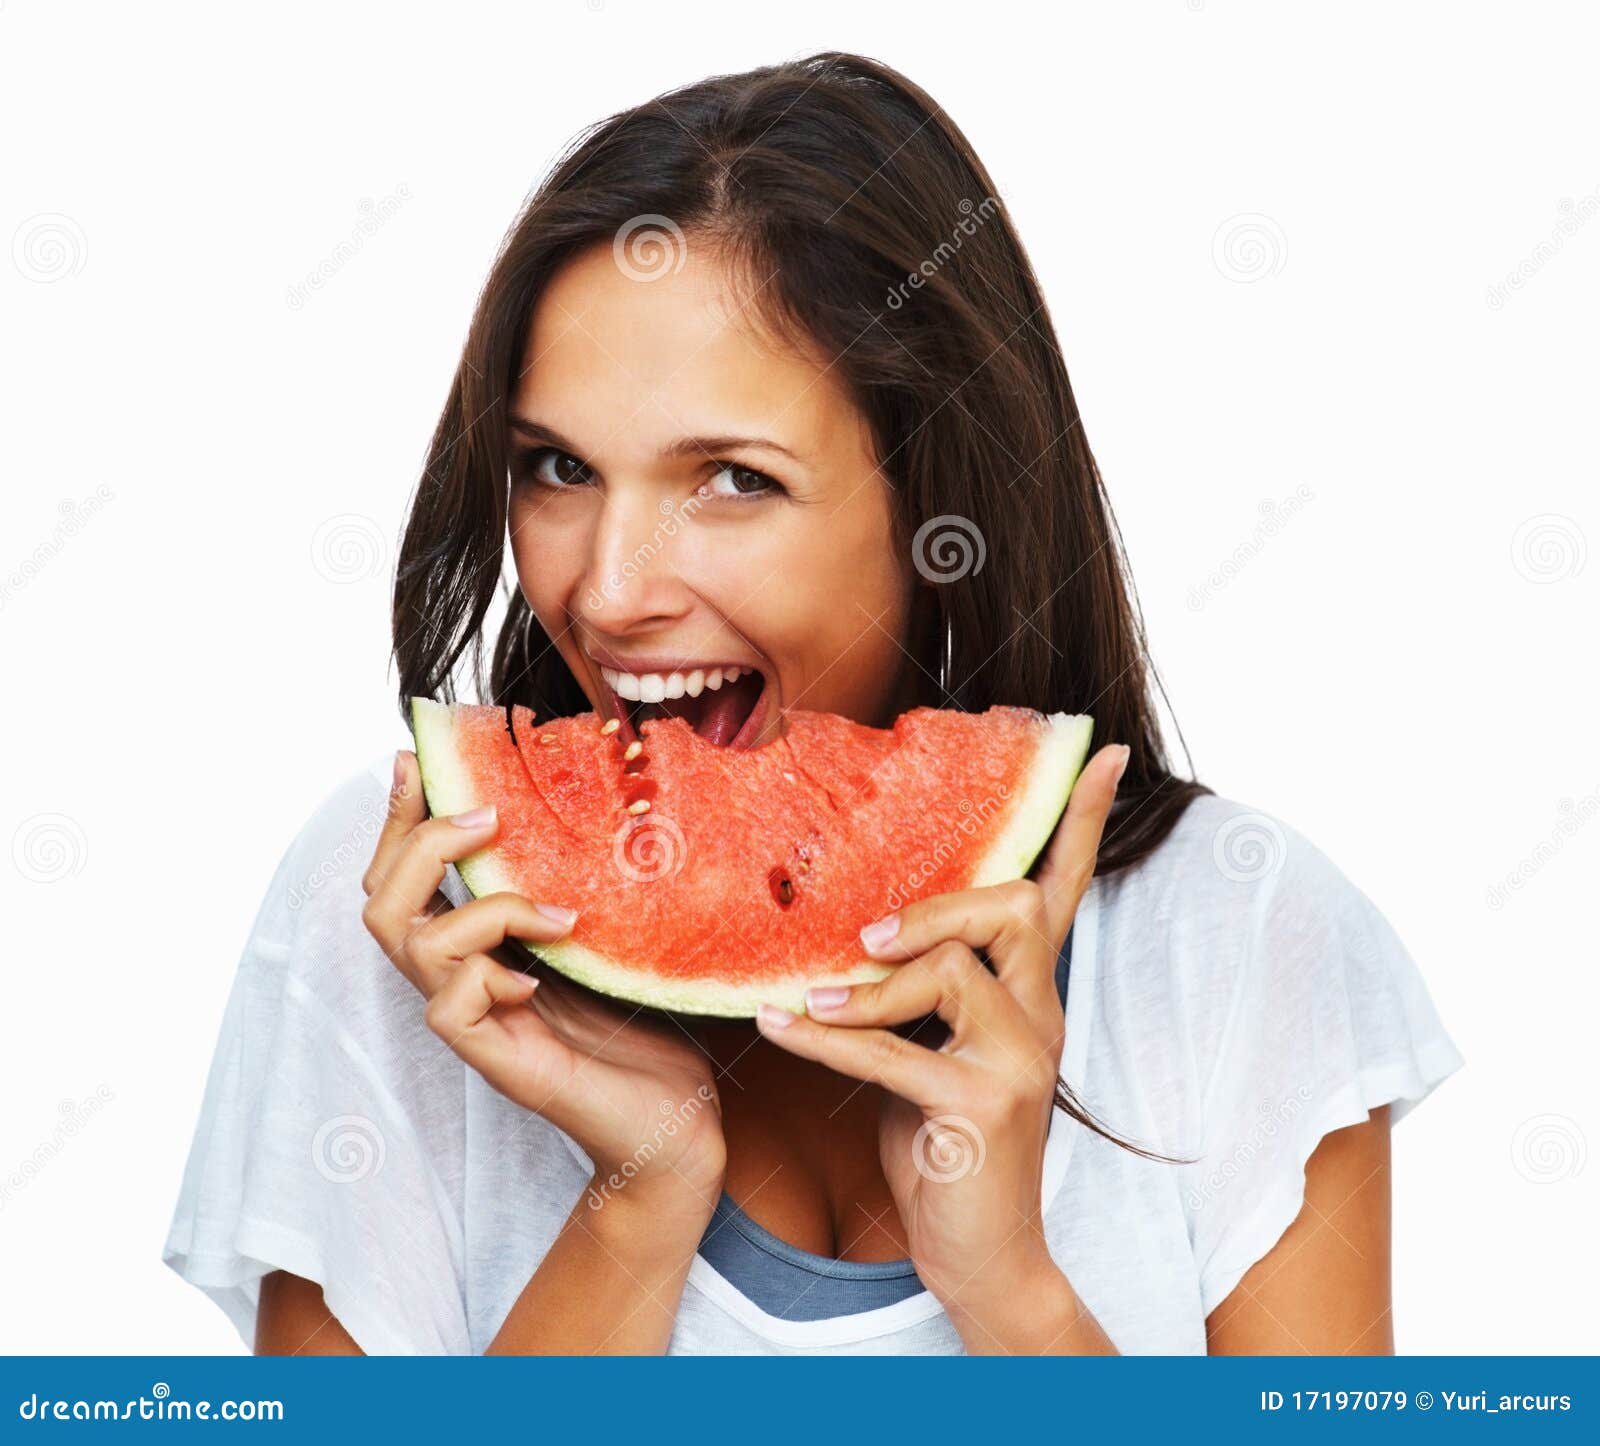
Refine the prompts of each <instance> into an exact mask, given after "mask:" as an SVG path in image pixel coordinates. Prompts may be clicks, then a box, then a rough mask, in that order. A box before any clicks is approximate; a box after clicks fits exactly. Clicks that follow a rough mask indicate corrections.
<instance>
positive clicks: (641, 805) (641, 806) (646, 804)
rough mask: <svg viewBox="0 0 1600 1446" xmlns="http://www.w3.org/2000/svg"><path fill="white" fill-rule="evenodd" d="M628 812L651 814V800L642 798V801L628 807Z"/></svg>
mask: <svg viewBox="0 0 1600 1446" xmlns="http://www.w3.org/2000/svg"><path fill="white" fill-rule="evenodd" d="M628 812H629V813H649V812H650V800H649V799H648V798H641V799H639V800H637V801H636V802H634V803H630V804H629V805H628Z"/></svg>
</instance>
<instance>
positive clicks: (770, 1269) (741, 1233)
mask: <svg viewBox="0 0 1600 1446" xmlns="http://www.w3.org/2000/svg"><path fill="white" fill-rule="evenodd" d="M1071 965H1072V932H1071V931H1070V930H1069V931H1068V932H1067V938H1066V942H1065V943H1064V944H1063V945H1062V946H1061V953H1060V954H1059V955H1058V956H1057V958H1056V993H1057V994H1058V995H1060V997H1061V1007H1062V1009H1065V1008H1066V1007H1067V975H1068V973H1069V971H1070V969H1071ZM699 1253H700V1257H701V1259H703V1260H704V1261H705V1262H706V1263H707V1264H708V1265H710V1266H711V1267H712V1268H713V1269H714V1270H715V1271H716V1272H717V1273H718V1274H719V1275H720V1276H722V1277H723V1279H724V1280H726V1281H728V1282H729V1284H731V1285H732V1286H733V1287H734V1288H735V1289H736V1290H738V1291H739V1292H740V1294H742V1295H743V1296H744V1297H745V1298H746V1299H748V1300H750V1301H752V1302H753V1303H754V1304H755V1305H757V1306H759V1307H760V1308H761V1309H762V1310H764V1311H765V1312H766V1313H767V1314H768V1315H771V1316H776V1317H777V1318H778V1319H779V1320H793V1321H805V1320H829V1319H831V1318H833V1317H834V1316H841V1315H856V1314H858V1313H859V1312H861V1311H868V1310H877V1309H878V1308H879V1307H881V1306H886V1305H893V1304H894V1303H895V1302H896V1301H898V1300H904V1299H905V1298H906V1297H907V1296H912V1295H917V1294H919V1293H920V1292H921V1290H922V1289H923V1285H922V1281H921V1280H920V1279H918V1277H917V1272H916V1269H915V1268H914V1267H913V1266H912V1264H911V1262H910V1261H909V1260H872V1261H865V1260H834V1259H832V1258H831V1257H830V1256H826V1255H813V1254H812V1253H811V1252H810V1251H809V1250H801V1249H799V1248H798V1247H797V1246H794V1245H790V1244H789V1243H788V1242H787V1241H785V1240H780V1239H778V1237H777V1236H776V1235H774V1234H773V1233H772V1232H771V1231H770V1230H766V1229H764V1228H763V1227H762V1226H760V1225H757V1224H756V1222H755V1221H754V1220H752V1219H751V1218H750V1217H749V1216H748V1215H746V1214H745V1213H744V1211H743V1210H741V1209H740V1208H739V1206H738V1205H736V1204H735V1203H734V1201H733V1197H732V1196H731V1195H729V1194H728V1193H727V1191H723V1193H722V1198H721V1199H720V1200H719V1201H718V1202H717V1208H716V1210H715V1211H714V1212H713V1214H712V1216H711V1223H710V1224H709V1225H707V1226H706V1233H705V1235H704V1236H703V1237H702V1238H701V1241H700V1251H699Z"/></svg>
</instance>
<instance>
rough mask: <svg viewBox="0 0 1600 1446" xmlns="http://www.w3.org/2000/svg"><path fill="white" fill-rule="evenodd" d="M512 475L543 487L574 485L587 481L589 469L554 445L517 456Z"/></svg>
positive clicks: (519, 479)
mask: <svg viewBox="0 0 1600 1446" xmlns="http://www.w3.org/2000/svg"><path fill="white" fill-rule="evenodd" d="M514 475H515V476H516V478H517V480H518V481H524V482H536V483H538V484H539V485H540V486H543V487H574V486H579V485H581V484H583V483H585V482H587V481H589V469H588V468H587V467H586V466H584V464H583V463H582V462H580V461H579V460H578V459H577V458H576V457H574V456H573V455H572V454H571V453H570V452H558V451H557V450H556V449H555V448H554V447H539V448H536V449H534V450H532V451H528V452H523V453H521V454H520V455H519V457H518V458H517V463H516V467H515V469H514Z"/></svg>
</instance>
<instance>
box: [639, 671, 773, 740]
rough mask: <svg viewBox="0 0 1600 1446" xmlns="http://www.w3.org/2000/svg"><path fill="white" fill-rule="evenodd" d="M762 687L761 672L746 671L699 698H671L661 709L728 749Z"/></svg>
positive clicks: (752, 707)
mask: <svg viewBox="0 0 1600 1446" xmlns="http://www.w3.org/2000/svg"><path fill="white" fill-rule="evenodd" d="M761 688H762V677H761V674H760V673H745V674H744V675H743V676H742V677H739V678H735V679H734V680H733V682H731V683H724V684H723V685H722V686H721V687H720V688H717V689H714V690H712V689H708V690H707V691H706V692H704V693H702V694H701V695H700V696H699V697H698V698H671V699H668V700H667V701H666V702H664V703H662V704H661V705H660V706H661V711H662V713H664V714H665V715H666V716H667V717H669V718H682V719H684V720H685V721H686V722H688V723H689V724H690V725H691V726H692V727H693V728H694V731H695V732H696V733H698V734H699V735H700V736H701V737H702V738H704V739H705V740H706V741H707V742H708V743H714V744H715V745H716V746H717V747H718V748H725V747H727V745H728V744H729V743H731V742H732V741H733V739H734V737H735V736H736V735H737V734H738V732H739V730H740V729H741V728H743V727H744V725H745V720H746V719H747V718H749V716H750V714H751V711H752V710H753V709H754V708H755V706H756V700H757V699H759V698H760V696H761Z"/></svg>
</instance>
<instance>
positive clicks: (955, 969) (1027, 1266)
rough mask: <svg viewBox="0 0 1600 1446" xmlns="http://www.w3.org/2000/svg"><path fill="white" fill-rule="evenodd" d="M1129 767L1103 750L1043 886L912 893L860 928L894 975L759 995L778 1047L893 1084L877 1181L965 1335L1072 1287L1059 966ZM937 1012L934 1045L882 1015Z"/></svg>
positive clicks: (1081, 783)
mask: <svg viewBox="0 0 1600 1446" xmlns="http://www.w3.org/2000/svg"><path fill="white" fill-rule="evenodd" d="M1126 763H1127V750H1126V749H1125V748H1124V747H1122V746H1111V747H1106V748H1102V749H1101V750H1100V751H1099V752H1098V753H1096V754H1095V756H1094V758H1093V759H1092V760H1091V761H1090V762H1089V764H1088V766H1087V767H1086V768H1085V769H1084V770H1083V773H1082V775H1081V776H1080V778H1079V780H1078V783H1077V786H1076V787H1075V788H1074V789H1073V792H1072V797H1071V799H1070V801H1069V803H1068V806H1067V812H1066V816H1065V818H1064V819H1063V820H1062V822H1061V825H1060V827H1059V828H1058V829H1057V830H1056V834H1055V837H1054V839H1053V840H1052V842H1051V844H1050V848H1049V850H1048V853H1047V854H1046V857H1045V862H1044V864H1043V866H1042V867H1041V868H1040V870H1039V873H1038V877H1037V882H1033V881H1029V880H1026V879H1024V880H1019V881H1018V882H1016V883H1010V884H997V885H994V886H993V887H990V888H981V889H971V890H968V891H966V892H964V893H959V894H941V895H938V896H937V897H934V898H930V899H924V900H921V901H920V902H918V903H915V904H909V905H907V906H906V907H905V908H904V909H902V910H900V912H899V913H898V914H894V915H890V916H889V917H888V918H887V919H883V920H880V921H878V922H877V923H876V924H873V925H869V926H868V927H867V928H865V929H863V930H862V940H863V942H864V943H865V944H866V945H867V948H868V952H870V953H871V954H872V955H873V957H875V958H878V959H882V960H885V961H904V962H901V963H900V967H899V968H897V969H896V970H895V971H894V972H893V973H892V974H890V975H889V977H888V978H886V979H884V980H882V981H881V982H879V983H875V984H859V985H856V986H854V987H853V988H848V989H843V988H836V989H814V990H812V991H811V992H810V993H809V994H808V995H807V998H806V1008H807V1013H806V1014H805V1015H794V1014H790V1013H788V1012H787V1011H786V1010H780V1009H773V1008H771V1007H769V1006H763V1007H762V1010H761V1013H760V1015H759V1016H758V1019H757V1023H758V1026H759V1027H760V1030H761V1032H762V1034H763V1035H764V1036H765V1037H766V1038H768V1039H769V1040H771V1041H772V1042H773V1043H775V1044H778V1045H780V1046H782V1047H783V1048H784V1049H787V1050H789V1051H791V1052H792V1053H794V1054H797V1055H802V1056H804V1057H805V1058H807V1059H813V1060H816V1061H818V1062H819V1063H821V1064H825V1065H827V1066H828V1067H829V1068H831V1069H835V1070H837V1071H839V1072H840V1073H841V1074H846V1075H850V1076H852V1077H853V1078H856V1079H861V1080H867V1081H871V1082H873V1083H877V1084H881V1085H882V1086H883V1087H884V1089H885V1090H886V1091H888V1093H887V1094H886V1095H885V1097H884V1105H883V1115H882V1121H881V1124H880V1128H879V1153H880V1156H881V1159H882V1164H883V1172H884V1177H885V1179H886V1180H887V1181H888V1184H889V1188H890V1190H891V1191H892V1192H893V1194H894V1198H895V1203H896V1204H897V1206H898V1207H899V1210H900V1218H901V1220H902V1221H903V1222H904V1224H905V1228H906V1233H907V1237H908V1239H909V1243H910V1251H911V1259H912V1262H913V1263H914V1264H915V1265H916V1268H917V1274H918V1275H919V1276H920V1277H921V1278H922V1281H923V1283H924V1284H925V1285H926V1286H927V1287H928V1289H929V1290H930V1291H932V1292H933V1294H934V1295H935V1296H936V1297H938V1298H939V1300H940V1301H941V1303H942V1304H943V1305H944V1306H945V1309H946V1310H947V1311H948V1312H949V1313H950V1315H951V1316H952V1319H954V1320H955V1321H956V1322H957V1324H958V1326H960V1327H962V1330H963V1335H966V1333H967V1327H969V1326H970V1327H972V1328H974V1329H976V1330H978V1331H980V1332H983V1333H987V1328H986V1327H985V1325H984V1322H985V1321H991V1322H997V1321H1002V1320H1004V1319H1005V1318H1006V1317H1007V1316H1008V1315H1012V1316H1014V1315H1015V1313H1016V1312H1018V1311H1023V1310H1026V1309H1028V1304H1029V1302H1031V1301H1037V1300H1042V1299H1044V1298H1045V1297H1042V1296H1041V1292H1049V1291H1052V1290H1054V1291H1056V1292H1057V1293H1058V1294H1059V1290H1060V1289H1063V1288H1064V1289H1067V1290H1068V1291H1070V1287H1067V1286H1066V1282H1065V1280H1064V1278H1063V1277H1062V1276H1061V1272H1060V1270H1059V1269H1058V1268H1057V1267H1056V1265H1055V1263H1054V1262H1053V1261H1052V1259H1051V1257H1050V1253H1049V1250H1048V1248H1047V1246H1046V1243H1045V1237H1044V1229H1043V1223H1042V1209H1041V1199H1040V1194H1041V1188H1042V1172H1043V1163H1044V1147H1045V1141H1046V1138H1047V1137H1048V1134H1049V1129H1050V1112H1051V1109H1052V1108H1053V1102H1054V1098H1055V1084H1056V1076H1057V1073H1058V1072H1059V1070H1060V1067H1061V1050H1062V1044H1063V1041H1064V1019H1063V1011H1062V1008H1061V1001H1060V999H1059V997H1058V996H1057V994H1056V987H1055V966H1056V958H1057V955H1058V954H1059V953H1060V951H1061V947H1062V945H1063V944H1064V943H1065V942H1066V937H1067V931H1068V929H1069V928H1070V927H1071V924H1072V920H1073V916H1074V914H1075V913H1076V912H1077V908H1078V904H1079V901H1080V900H1081V899H1082V898H1083V894H1084V891H1085V890H1086V889H1087V888H1088V886H1089V881H1090V879H1091V878H1092V877H1093V876H1094V868H1095V860H1096V857H1097V854H1098V852H1099V848H1100V839H1101V835H1102V833H1103V832H1104V829H1105V822H1106V816H1107V814H1108V813H1109V812H1110V810H1111V804H1112V800H1113V799H1114V798H1115V797H1116V790H1117V783H1118V780H1119V779H1120V778H1121V776H1122V770H1123V768H1124V767H1125V766H1126ZM980 949H981V950H983V951H984V953H985V954H986V955H987V956H988V958H989V960H990V962H991V963H992V965H993V968H994V972H993V973H991V972H990V971H989V970H988V969H986V968H985V967H984V965H983V963H982V961H981V960H980V959H979V957H978V955H977V953H976V951H977V950H980ZM930 1012H936V1013H937V1014H938V1015H939V1017H940V1018H941V1019H943V1020H944V1021H945V1023H946V1024H947V1025H948V1026H949V1028H950V1037H949V1039H948V1040H947V1041H946V1042H945V1043H944V1045H943V1046H942V1047H941V1048H939V1049H937V1050H933V1049H929V1048H927V1047H925V1046H923V1045H919V1044H914V1043H912V1042H910V1041H908V1040H905V1039H902V1038H901V1037H900V1036H898V1035H896V1034H894V1033H892V1032H891V1030H890V1029H889V1028H888V1026H890V1025H894V1024H900V1023H904V1022H905V1021H907V1020H912V1019H918V1018H921V1017H922V1016H924V1015H926V1014H928V1013H930ZM970 1344H972V1342H970V1341H969V1345H970Z"/></svg>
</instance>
